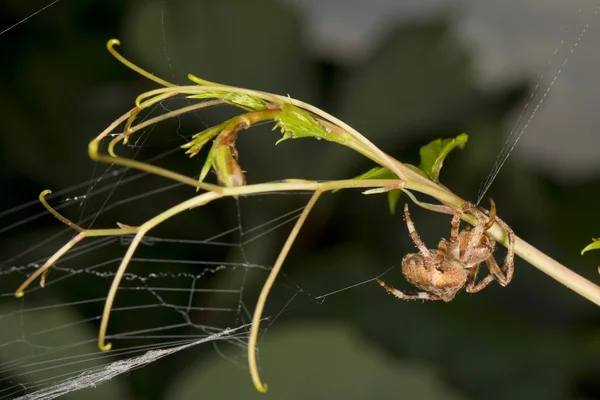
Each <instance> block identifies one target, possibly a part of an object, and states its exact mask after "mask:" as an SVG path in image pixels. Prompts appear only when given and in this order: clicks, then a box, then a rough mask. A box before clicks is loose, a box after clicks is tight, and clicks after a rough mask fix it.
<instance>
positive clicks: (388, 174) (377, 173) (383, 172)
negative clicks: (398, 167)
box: [352, 167, 398, 180]
mask: <svg viewBox="0 0 600 400" xmlns="http://www.w3.org/2000/svg"><path fill="white" fill-rule="evenodd" d="M352 179H355V180H365V179H398V176H397V175H396V174H394V173H393V172H392V171H390V170H389V169H387V168H384V167H375V168H371V169H370V170H368V171H367V172H365V173H364V174H361V175H358V176H356V177H354V178H352Z"/></svg>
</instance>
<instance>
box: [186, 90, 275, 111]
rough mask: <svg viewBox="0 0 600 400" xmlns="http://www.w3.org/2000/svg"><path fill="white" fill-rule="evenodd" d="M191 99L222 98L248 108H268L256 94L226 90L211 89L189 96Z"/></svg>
mask: <svg viewBox="0 0 600 400" xmlns="http://www.w3.org/2000/svg"><path fill="white" fill-rule="evenodd" d="M188 98H190V99H221V100H223V101H225V102H227V103H229V104H231V105H234V106H238V107H242V108H244V109H248V110H254V111H259V110H266V109H267V104H266V103H265V102H264V101H263V100H262V99H259V98H258V97H256V96H251V95H249V94H242V93H233V92H227V91H224V90H210V91H206V92H203V93H200V94H195V95H192V96H188Z"/></svg>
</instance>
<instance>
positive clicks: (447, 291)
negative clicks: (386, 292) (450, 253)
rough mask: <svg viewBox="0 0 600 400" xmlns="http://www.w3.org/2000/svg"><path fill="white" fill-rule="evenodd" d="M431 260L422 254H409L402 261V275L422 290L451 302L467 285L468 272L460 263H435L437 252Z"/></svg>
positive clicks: (433, 252) (432, 254)
mask: <svg viewBox="0 0 600 400" xmlns="http://www.w3.org/2000/svg"><path fill="white" fill-rule="evenodd" d="M431 256H432V258H431V259H429V258H427V257H425V256H423V255H421V254H416V253H415V254H407V255H406V256H405V257H404V258H403V259H402V273H403V275H404V277H405V278H406V280H407V281H408V282H410V283H411V284H412V285H414V286H416V287H418V288H419V289H421V290H424V291H426V292H429V293H431V294H432V295H434V296H437V297H438V298H439V299H441V300H444V301H450V300H452V299H453V298H454V296H455V295H456V293H457V292H458V291H459V290H460V289H461V288H462V287H463V286H464V285H465V283H466V281H467V275H468V272H467V271H466V270H465V269H464V268H462V266H461V265H460V264H459V263H458V262H454V261H450V260H446V261H443V262H441V263H439V262H435V261H432V260H436V256H437V251H431Z"/></svg>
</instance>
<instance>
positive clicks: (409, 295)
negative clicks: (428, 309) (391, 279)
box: [377, 278, 441, 300]
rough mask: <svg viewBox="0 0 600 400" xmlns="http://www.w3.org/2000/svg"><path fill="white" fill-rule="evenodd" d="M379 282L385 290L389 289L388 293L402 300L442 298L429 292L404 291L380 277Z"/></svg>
mask: <svg viewBox="0 0 600 400" xmlns="http://www.w3.org/2000/svg"><path fill="white" fill-rule="evenodd" d="M377 283H379V284H380V285H381V286H382V287H383V288H384V289H385V290H387V291H388V293H391V294H393V295H394V296H396V297H397V298H399V299H402V300H419V299H421V300H441V297H439V296H436V295H434V294H431V293H427V292H417V293H404V292H402V291H400V290H398V289H394V288H393V287H392V286H390V285H388V284H387V283H385V282H384V281H382V280H381V279H379V278H377Z"/></svg>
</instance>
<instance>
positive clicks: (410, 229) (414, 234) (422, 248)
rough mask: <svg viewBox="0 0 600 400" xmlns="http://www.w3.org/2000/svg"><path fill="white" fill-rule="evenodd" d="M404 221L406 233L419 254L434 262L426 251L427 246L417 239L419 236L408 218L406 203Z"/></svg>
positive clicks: (427, 250)
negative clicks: (406, 228)
mask: <svg viewBox="0 0 600 400" xmlns="http://www.w3.org/2000/svg"><path fill="white" fill-rule="evenodd" d="M404 219H405V220H406V226H407V227H408V233H409V234H410V237H411V239H412V241H413V242H414V243H415V245H416V246H417V248H418V249H419V252H421V254H422V255H423V256H424V257H427V258H428V259H430V260H431V261H432V262H434V261H435V259H434V258H433V256H432V255H431V253H430V252H429V249H427V246H425V243H423V241H422V240H421V238H420V237H419V234H418V233H417V231H416V229H415V224H414V223H413V221H412V219H411V218H410V213H409V212H408V203H406V204H405V205H404Z"/></svg>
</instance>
